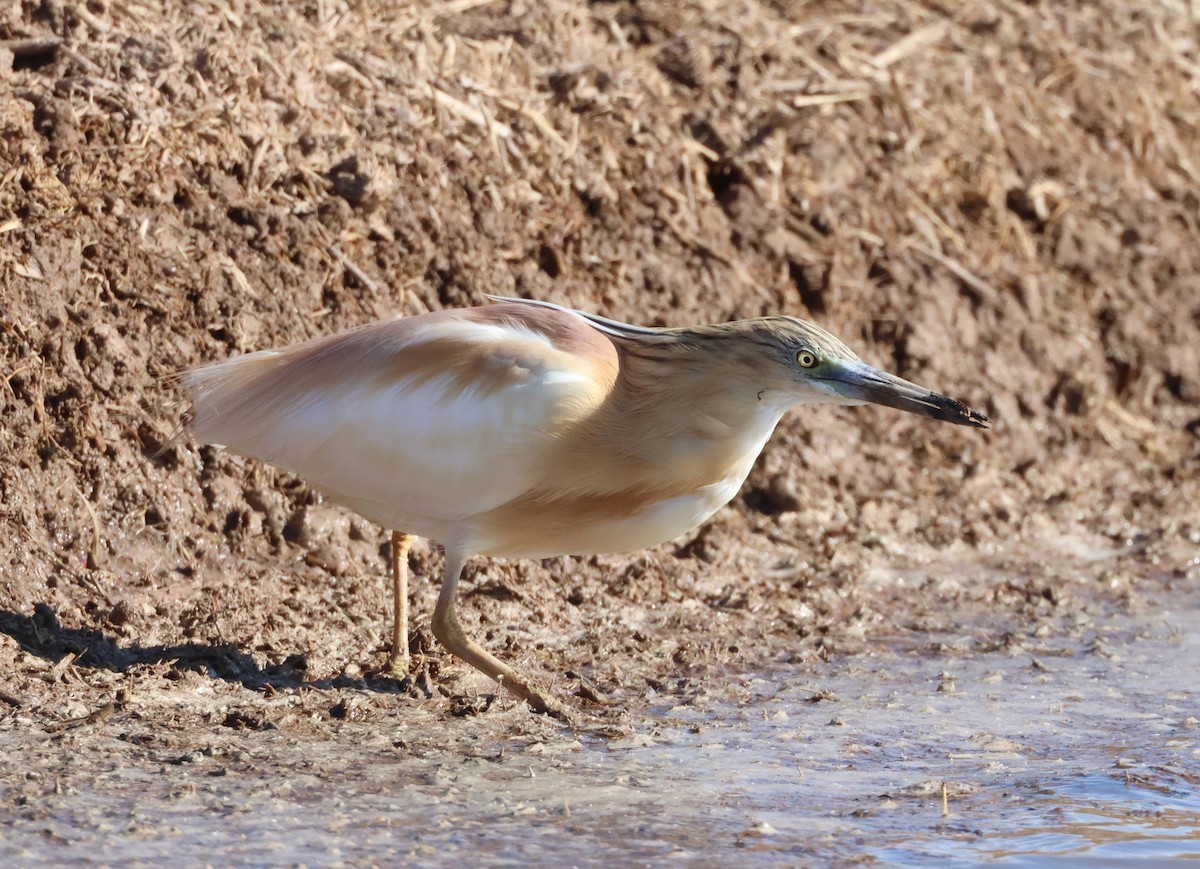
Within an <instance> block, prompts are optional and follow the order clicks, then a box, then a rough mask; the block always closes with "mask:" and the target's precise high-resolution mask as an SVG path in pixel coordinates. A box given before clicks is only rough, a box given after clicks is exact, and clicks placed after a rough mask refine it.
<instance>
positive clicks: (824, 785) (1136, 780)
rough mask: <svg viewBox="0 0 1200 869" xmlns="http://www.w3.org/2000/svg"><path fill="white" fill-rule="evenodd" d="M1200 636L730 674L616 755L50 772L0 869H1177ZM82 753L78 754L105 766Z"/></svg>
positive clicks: (949, 647)
mask: <svg viewBox="0 0 1200 869" xmlns="http://www.w3.org/2000/svg"><path fill="white" fill-rule="evenodd" d="M1196 615H1197V611H1196V609H1195V608H1194V607H1190V608H1182V609H1180V608H1178V607H1176V609H1175V610H1173V611H1169V610H1168V609H1167V608H1165V607H1164V608H1159V609H1155V610H1153V611H1152V612H1149V613H1148V614H1147V615H1145V616H1143V617H1139V618H1133V617H1119V618H1118V617H1115V616H1114V617H1112V618H1110V619H1109V620H1108V622H1107V623H1106V624H1104V625H1101V626H1098V627H1097V629H1096V631H1094V632H1085V633H1081V634H1079V635H1078V636H1077V638H1076V640H1074V641H1070V642H1068V641H1065V640H1062V639H1061V638H1060V637H1056V638H1054V639H1053V640H1050V641H1048V643H1049V645H1047V646H1046V647H1041V648H1038V649H1034V650H1030V649H1022V648H1019V647H1012V648H1003V647H999V648H998V649H997V650H996V651H991V652H985V653H980V652H978V651H972V652H970V653H966V652H963V651H961V650H962V649H964V648H967V646H968V645H969V644H964V643H962V642H960V640H961V638H960V637H954V636H941V637H931V636H930V635H927V634H924V635H921V642H920V643H919V644H904V643H891V644H887V645H882V644H877V645H875V646H873V647H872V648H871V649H870V651H869V652H868V653H866V654H863V655H859V656H856V657H855V658H853V659H852V660H842V661H834V662H830V663H829V664H826V665H823V666H822V667H821V668H819V669H818V670H816V671H814V670H812V669H811V668H810V669H805V670H799V669H797V668H789V667H784V666H780V667H779V668H777V669H774V670H772V671H770V672H764V673H758V674H754V675H751V676H744V675H743V676H731V677H730V679H729V680H728V682H727V683H726V686H725V688H724V689H723V690H721V691H720V692H715V693H706V694H699V695H697V696H694V697H687V698H685V700H684V702H682V703H681V704H679V705H674V706H671V707H665V706H664V707H660V708H657V709H654V710H653V711H652V713H651V714H649V715H647V716H646V717H645V718H644V719H642V720H640V721H639V722H638V724H637V725H636V726H635V727H634V732H633V734H632V735H631V736H628V737H625V738H622V739H616V740H613V739H608V738H603V737H599V736H580V735H578V734H575V733H572V732H570V731H567V730H565V729H564V730H561V731H552V730H547V731H546V734H547V736H546V738H541V737H538V738H533V737H530V736H528V735H527V734H526V735H522V736H513V735H511V734H510V735H502V736H497V735H496V732H495V731H490V732H485V728H483V727H481V726H480V724H479V723H478V722H473V721H472V720H471V719H452V720H447V721H445V722H444V726H445V728H446V734H447V740H446V745H445V746H441V745H437V746H436V747H434V748H429V745H428V743H425V744H424V745H425V747H424V748H421V749H419V750H414V748H413V744H411V743H410V742H408V741H406V739H405V733H406V724H405V723H404V718H403V717H402V716H400V715H398V717H397V724H396V727H395V729H394V730H390V729H386V728H383V729H381V728H380V727H379V726H378V725H377V724H376V725H374V726H370V727H368V726H366V725H360V724H356V723H354V722H348V723H347V724H346V726H345V728H344V729H343V730H341V731H340V732H339V733H338V735H337V737H336V738H334V739H332V740H325V741H319V742H305V743H303V744H301V745H297V744H296V738H295V737H294V736H289V735H288V734H286V733H283V732H278V731H276V732H249V733H231V734H230V735H229V736H228V737H222V738H224V739H226V742H225V743H224V744H223V747H221V748H220V750H217V751H205V752H197V753H195V754H193V755H189V756H185V757H183V758H180V757H179V756H178V752H174V753H169V752H161V751H158V752H156V751H153V750H145V751H139V750H137V749H136V747H135V748H134V749H133V750H132V751H131V750H130V749H129V746H128V745H127V744H121V746H120V749H121V751H124V752H125V754H124V755H117V754H116V753H115V752H116V749H114V754H113V755H110V756H113V757H119V759H114V760H112V761H111V762H109V763H107V764H105V765H104V766H103V767H102V768H101V769H100V770H99V772H97V769H96V767H95V764H92V765H91V766H88V765H87V764H86V763H85V762H84V761H85V757H84V756H83V754H81V755H80V756H78V757H70V756H67V757H65V758H64V759H63V764H62V769H61V772H60V773H58V774H56V775H55V777H54V781H53V782H50V781H38V780H35V781H33V782H32V784H34V785H39V784H40V785H44V786H43V787H42V788H41V790H40V791H38V790H37V789H36V788H35V791H37V796H36V798H34V799H30V798H29V797H28V793H29V789H28V788H27V789H26V791H25V794H26V796H23V797H20V798H17V797H15V796H14V795H13V794H10V795H9V798H8V799H5V801H4V804H5V806H6V808H5V809H4V811H3V812H0V834H2V837H3V838H2V839H0V863H3V865H6V866H12V865H35V864H36V865H48V864H54V863H68V862H69V863H72V864H75V865H81V866H101V865H124V866H137V865H146V866H150V865H160V864H161V862H162V861H163V859H165V858H166V857H168V856H169V857H171V858H173V859H174V860H176V861H178V862H180V863H181V864H191V863H196V864H203V863H217V864H226V863H230V864H238V865H246V866H268V865H299V864H303V865H309V866H333V865H356V866H357V865H365V864H372V863H376V864H384V865H386V864H392V863H398V862H405V863H407V864H409V865H427V866H452V865H461V864H463V863H464V862H479V861H481V860H482V861H483V862H486V863H487V864H488V865H496V866H521V865H527V864H531V863H532V864H539V865H546V864H551V865H575V866H581V867H588V866H605V865H612V864H613V863H614V862H616V863H619V864H623V865H639V864H650V863H654V864H658V863H661V862H664V861H667V860H669V861H670V862H671V864H672V865H678V866H706V865H712V864H713V863H714V862H721V863H736V864H738V865H762V866H771V865H796V864H798V863H800V864H818V865H819V864H830V863H844V862H846V861H850V860H858V861H864V860H865V861H867V862H874V861H878V862H880V863H882V864H885V865H895V866H926V865H929V864H930V863H931V861H933V860H935V859H936V860H937V861H938V863H939V865H951V866H954V865H961V866H967V865H976V864H979V863H996V864H999V865H1007V866H1034V865H1039V866H1040V865H1045V864H1046V863H1048V862H1051V861H1053V862H1055V863H1062V864H1064V865H1079V866H1120V865H1126V864H1129V863H1132V862H1136V861H1142V860H1146V859H1151V858H1152V859H1153V860H1154V862H1155V863H1156V864H1157V865H1165V864H1169V863H1171V862H1174V861H1184V860H1186V861H1187V862H1188V863H1189V864H1191V863H1192V861H1194V860H1196V859H1200V795H1198V793H1200V791H1198V786H1200V742H1198V739H1197V737H1198V736H1200V721H1197V719H1198V718H1200V619H1197V618H1196ZM956 650H958V651H956ZM424 726H426V727H427V726H428V723H426V724H425V725H424ZM435 726H436V722H435ZM385 730H386V732H383V731H385ZM475 733H478V734H479V735H478V736H477V737H476V736H473V734H475ZM23 738H24V739H26V740H28V737H27V736H25V737H23V736H22V735H21V734H20V733H19V732H14V731H10V732H8V733H4V734H0V751H2V752H3V754H4V755H5V758H6V762H7V763H19V762H21V760H22V753H25V752H37V751H42V752H43V753H45V752H49V751H58V752H62V751H63V748H62V746H61V744H57V743H56V744H55V745H54V746H52V745H50V743H49V742H47V741H42V742H41V743H37V744H35V742H29V741H26V742H24V743H23V742H22V739H23ZM89 739H91V740H92V741H91V742H87V741H84V742H81V743H79V745H80V746H85V747H90V748H84V749H81V752H84V753H85V752H86V750H96V751H97V752H98V753H103V752H104V750H106V748H107V747H111V746H116V745H117V742H116V737H115V736H112V735H106V734H105V733H104V732H101V733H98V734H95V735H94V736H91V737H89ZM104 740H109V743H108V745H106V744H105V742H104ZM56 746H57V747H56ZM28 756H29V757H32V755H28ZM943 797H944V799H945V804H944V805H945V808H944V809H943ZM1193 865H1194V864H1193Z"/></svg>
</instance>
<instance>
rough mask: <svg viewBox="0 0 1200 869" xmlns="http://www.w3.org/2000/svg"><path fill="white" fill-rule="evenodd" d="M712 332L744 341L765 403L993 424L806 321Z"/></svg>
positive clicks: (742, 354)
mask: <svg viewBox="0 0 1200 869" xmlns="http://www.w3.org/2000/svg"><path fill="white" fill-rule="evenodd" d="M708 328H710V329H713V330H721V331H723V332H725V333H726V334H727V335H728V336H729V337H734V336H735V335H736V336H737V337H738V338H739V339H740V340H739V341H738V342H737V343H738V344H739V345H741V346H740V347H739V348H738V350H737V352H736V353H735V354H734V355H736V357H737V359H738V364H739V365H740V366H741V367H743V368H746V367H749V368H750V369H751V370H753V371H754V374H755V376H756V377H757V378H759V383H760V384H761V386H760V388H761V389H762V393H761V394H760V396H759V398H760V400H763V401H772V402H778V403H780V404H785V405H787V404H818V403H825V404H848V405H849V404H867V403H871V404H883V405H887V406H888V407H895V408H899V409H900V410H907V411H909V412H910V413H916V414H919V415H921V416H925V417H929V418H931V419H937V420H942V421H944V422H952V423H955V424H957V425H967V426H973V427H975V428H987V427H988V426H989V425H990V422H989V420H988V418H987V417H986V416H985V415H984V414H982V413H980V412H979V411H976V410H972V409H971V408H969V407H967V406H966V405H965V404H963V403H962V402H961V401H958V400H956V399H953V398H949V397H947V396H945V395H942V394H940V393H937V392H932V391H931V390H928V389H926V388H924V387H923V386H917V385H916V384H915V383H909V382H908V381H907V380H904V379H902V378H899V377H896V376H895V375H893V374H888V373H887V372H885V371H880V370H879V369H878V368H872V367H871V366H870V365H867V364H866V363H865V362H863V361H862V360H860V359H859V358H858V356H856V355H855V354H854V352H853V351H852V350H851V349H850V348H849V347H847V346H846V345H845V344H843V343H842V342H841V341H839V340H838V339H837V338H835V337H834V336H833V335H831V334H829V333H828V332H826V331H825V330H824V329H822V328H821V327H820V326H816V325H814V324H812V323H809V322H806V321H804V320H799V319H797V318H795V317H764V318H761V319H757V320H742V321H740V322H737V323H727V324H723V325H722V326H716V327H708ZM713 337H716V335H715V334H714V335H713Z"/></svg>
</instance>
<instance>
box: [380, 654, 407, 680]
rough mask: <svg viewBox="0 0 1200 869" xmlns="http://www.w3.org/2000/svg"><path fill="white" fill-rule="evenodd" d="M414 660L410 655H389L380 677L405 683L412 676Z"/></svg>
mask: <svg viewBox="0 0 1200 869" xmlns="http://www.w3.org/2000/svg"><path fill="white" fill-rule="evenodd" d="M411 670H412V658H411V657H409V656H408V655H388V659H387V663H385V664H384V665H383V670H382V671H380V675H382V676H387V677H388V678H390V679H395V680H396V681H397V682H403V681H404V680H405V679H407V678H409V676H411V675H412V673H411Z"/></svg>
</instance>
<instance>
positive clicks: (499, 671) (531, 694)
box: [433, 549, 570, 721]
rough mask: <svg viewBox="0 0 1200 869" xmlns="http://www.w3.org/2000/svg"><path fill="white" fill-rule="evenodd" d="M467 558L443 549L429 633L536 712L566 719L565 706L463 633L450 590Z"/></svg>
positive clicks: (568, 717)
mask: <svg viewBox="0 0 1200 869" xmlns="http://www.w3.org/2000/svg"><path fill="white" fill-rule="evenodd" d="M466 561H467V559H466V558H465V557H464V556H463V555H462V554H461V553H457V552H453V551H452V550H449V549H447V550H446V578H445V580H443V582H442V591H441V594H439V595H438V602H437V606H436V607H435V608H434V610H433V635H434V636H435V637H437V638H438V641H439V642H440V643H441V644H442V645H443V646H445V647H446V649H447V650H448V651H449V652H450V654H452V655H454V656H455V657H456V658H459V659H461V660H463V661H466V662H467V663H468V664H470V665H471V666H472V667H474V668H475V669H476V670H479V671H480V672H481V673H485V674H486V675H488V676H491V677H492V678H493V679H495V680H496V681H497V682H499V683H500V684H501V685H502V686H503V687H505V688H507V689H508V690H509V691H512V692H513V693H514V694H516V695H517V696H518V697H520V698H521V699H522V700H524V701H525V702H527V703H528V704H529V705H530V706H532V707H533V708H534V709H535V710H536V711H538V712H546V713H549V714H550V715H553V716H554V717H555V718H559V719H561V720H563V721H569V720H570V716H569V714H568V713H567V710H566V708H565V707H564V706H563V705H562V704H561V703H559V702H558V701H557V700H555V699H554V698H553V697H551V696H550V695H548V694H545V693H543V692H542V691H539V690H538V689H536V688H534V687H533V686H532V685H530V684H529V683H528V682H526V681H525V679H524V678H522V676H521V674H519V673H518V672H517V671H516V670H514V669H513V668H512V667H510V666H508V665H507V664H505V663H504V662H502V661H501V660H499V659H498V658H496V657H495V656H494V655H492V654H491V653H489V652H488V651H487V650H485V649H484V648H483V647H482V646H480V645H479V644H478V643H476V642H475V641H474V640H472V639H471V638H470V637H468V636H467V635H466V634H465V633H463V629H462V626H461V625H460V624H459V623H458V616H457V615H456V614H455V612H454V592H455V590H456V589H457V588H458V580H459V578H460V577H461V576H462V570H463V566H464V565H465V564H466Z"/></svg>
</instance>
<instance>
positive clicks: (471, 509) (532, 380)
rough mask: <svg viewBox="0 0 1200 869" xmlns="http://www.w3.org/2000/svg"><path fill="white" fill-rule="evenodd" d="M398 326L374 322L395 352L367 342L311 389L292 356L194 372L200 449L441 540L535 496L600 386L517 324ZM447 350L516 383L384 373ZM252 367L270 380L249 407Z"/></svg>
mask: <svg viewBox="0 0 1200 869" xmlns="http://www.w3.org/2000/svg"><path fill="white" fill-rule="evenodd" d="M404 324H405V321H395V322H393V323H389V324H380V327H384V328H386V327H391V328H392V329H393V330H394V331H396V332H398V335H397V336H395V339H394V340H390V339H389V340H379V339H378V338H375V339H372V338H371V337H370V336H367V335H366V332H365V331H364V333H363V335H364V336H365V337H364V339H363V341H362V345H363V346H362V348H361V354H360V355H361V357H362V358H361V362H360V363H359V361H358V360H355V361H356V363H359V364H350V365H347V364H341V365H339V366H336V368H337V370H335V371H333V372H329V371H328V370H325V371H320V374H321V376H320V377H319V378H318V377H317V376H316V374H315V373H314V372H317V371H319V370H320V369H319V367H318V366H313V365H310V366H308V367H307V368H305V367H302V366H297V367H296V372H297V373H296V376H295V377H294V378H293V379H292V380H289V379H288V372H287V366H288V365H289V361H288V359H287V355H288V353H289V351H287V350H284V351H269V352H268V353H256V354H251V355H249V356H243V357H237V358H234V359H231V360H229V361H227V362H223V363H219V364H217V365H214V366H209V367H208V368H202V369H198V370H196V371H193V372H189V373H188V374H187V375H185V378H184V383H185V385H186V386H187V387H188V388H189V389H190V390H191V392H192V397H193V413H194V420H195V421H194V425H193V428H194V430H195V432H196V435H197V438H198V439H199V440H201V441H203V442H206V443H219V444H222V445H224V446H226V447H228V448H230V449H232V450H234V451H235V452H238V453H241V454H244V455H248V456H252V457H254V458H258V459H261V460H263V461H266V462H270V463H271V464H274V465H278V466H280V467H283V468H286V469H288V470H291V471H294V472H295V473H297V474H299V475H300V476H302V477H304V478H305V479H307V480H309V481H310V482H312V483H314V484H315V485H317V486H318V487H319V488H321V489H323V490H324V491H326V492H327V493H328V494H329V495H330V497H331V498H332V499H333V500H335V501H338V502H341V503H343V504H345V505H346V506H349V507H351V508H352V509H354V510H356V511H357V512H359V513H361V514H362V515H364V516H365V517H367V518H368V519H371V520H373V521H375V522H378V523H379V524H381V525H384V526H385V527H389V528H395V529H398V530H404V531H409V532H412V533H416V534H421V535H423V536H429V537H433V538H434V539H438V540H442V541H443V542H444V541H445V540H446V535H447V533H448V530H447V529H448V528H451V527H452V526H453V525H454V523H456V522H459V521H461V520H463V519H465V518H467V517H470V516H473V515H475V514H478V513H483V512H486V511H488V510H491V509H493V508H496V507H498V506H500V505H502V504H505V503H507V502H508V501H511V500H512V499H514V498H517V497H518V496H520V495H521V494H523V493H525V492H527V491H528V490H529V489H530V488H531V487H532V486H533V485H534V484H536V482H537V480H538V464H539V454H540V453H542V452H543V451H544V450H545V448H546V447H547V445H548V444H549V443H550V442H551V441H552V439H553V438H554V437H556V435H557V433H558V431H559V429H560V428H561V427H562V425H563V424H564V423H568V422H569V421H570V420H572V419H573V418H576V417H578V416H579V415H580V412H581V410H585V409H586V408H588V407H592V406H594V405H595V404H596V403H597V401H598V400H599V399H598V397H597V395H596V394H595V393H596V391H597V384H594V383H593V382H592V381H591V380H590V379H589V378H588V377H587V376H585V374H583V373H582V372H581V371H580V367H579V364H578V360H574V359H573V358H572V357H570V356H569V354H566V353H564V352H562V351H561V350H558V349H557V348H555V347H554V346H553V344H552V343H551V342H550V341H549V339H547V338H546V337H545V336H544V335H542V334H539V333H537V332H536V331H533V330H531V329H528V328H524V327H522V326H521V325H519V324H514V323H476V322H472V321H470V320H467V319H444V320H439V321H435V322H433V323H432V324H430V325H429V326H427V327H424V328H419V329H411V330H407V334H406V332H405V330H404V328H403V327H404ZM585 328H586V327H585ZM335 337H336V336H335ZM447 341H449V342H451V346H457V347H459V348H460V349H461V352H462V353H475V354H480V353H483V354H487V353H489V352H493V351H495V350H502V351H503V354H502V356H501V358H502V359H503V360H508V361H509V362H510V363H511V360H512V359H516V360H517V361H518V366H517V369H516V370H517V371H518V374H517V376H515V377H509V378H507V380H506V382H505V383H503V384H502V385H500V386H498V387H497V386H495V385H494V384H492V385H491V386H490V387H488V388H475V387H470V386H468V387H467V388H465V389H464V388H463V387H462V384H461V382H456V375H455V374H453V373H447V374H438V373H436V372H430V371H429V370H424V371H416V372H413V373H412V374H411V375H406V374H405V372H404V371H403V369H399V370H395V369H391V368H389V367H388V362H389V359H394V357H395V354H396V353H397V352H399V351H402V350H411V349H414V348H416V347H418V346H419V345H420V344H422V343H424V342H439V343H440V344H445V343H446V342H447ZM493 355H494V354H493ZM450 361H451V360H449V359H447V360H446V362H447V365H448V364H449V363H450ZM485 364H486V361H485ZM495 364H500V362H495ZM253 366H258V367H259V368H260V369H262V370H263V371H265V372H266V374H263V375H258V376H267V374H269V375H270V376H271V377H273V378H274V379H273V380H272V381H271V385H272V387H273V388H272V389H271V390H270V392H269V394H268V393H266V392H265V390H263V389H261V388H260V389H258V394H257V396H256V392H255V386H254V378H255V376H256V375H255V374H254V373H253V371H252V367H253Z"/></svg>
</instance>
